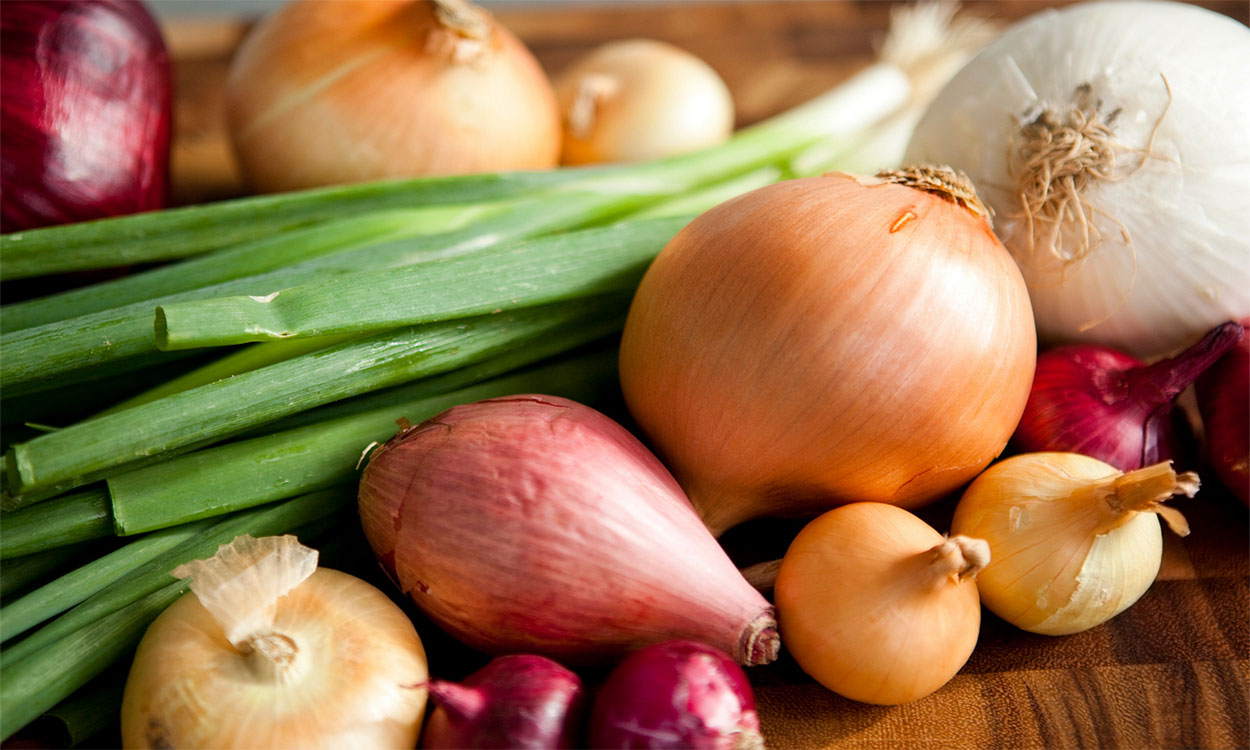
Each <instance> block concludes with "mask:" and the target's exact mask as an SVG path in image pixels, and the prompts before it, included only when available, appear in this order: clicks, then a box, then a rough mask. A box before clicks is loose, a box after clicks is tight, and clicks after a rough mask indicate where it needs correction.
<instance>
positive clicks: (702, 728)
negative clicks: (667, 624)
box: [590, 640, 764, 750]
mask: <svg viewBox="0 0 1250 750" xmlns="http://www.w3.org/2000/svg"><path fill="white" fill-rule="evenodd" d="M590 746H591V747H595V748H604V749H607V748H657V749H658V748H693V749H695V750H751V749H753V748H763V747H764V740H763V736H762V735H761V734H760V720H759V715H758V714H757V713H756V711H755V696H754V694H753V693H752V691H751V685H750V683H749V682H748V681H747V677H746V674H745V673H744V672H743V671H742V668H741V667H739V666H738V665H737V664H736V663H735V662H734V660H733V659H731V658H730V657H729V655H728V654H726V653H724V652H722V651H720V650H719V649H716V648H712V647H711V646H708V645H705V644H702V643H696V642H693V641H685V640H674V641H666V642H664V643H657V644H653V645H650V646H645V647H643V648H641V649H639V650H637V651H635V652H634V653H632V654H630V655H629V656H627V657H625V659H624V660H623V661H621V663H620V664H618V665H617V667H616V668H615V669H613V670H612V672H611V674H609V675H608V678H607V680H605V681H604V683H603V686H602V687H601V688H600V689H599V692H598V694H597V695H596V697H595V702H594V706H593V708H592V710H591V718H590Z"/></svg>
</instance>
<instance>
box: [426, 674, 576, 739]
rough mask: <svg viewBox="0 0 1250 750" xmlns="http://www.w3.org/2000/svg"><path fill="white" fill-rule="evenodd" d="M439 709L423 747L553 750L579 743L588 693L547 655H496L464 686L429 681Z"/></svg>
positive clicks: (464, 682) (434, 715) (434, 713)
mask: <svg viewBox="0 0 1250 750" xmlns="http://www.w3.org/2000/svg"><path fill="white" fill-rule="evenodd" d="M429 689H430V695H431V696H432V698H433V699H434V702H435V709H434V711H433V713H431V714H430V717H429V719H428V720H427V721H426V724H425V731H424V734H423V735H422V738H421V746H422V747H424V748H430V749H432V750H442V749H443V748H447V749H448V750H450V749H453V748H465V749H466V750H468V749H470V748H472V749H476V748H516V749H517V750H530V749H531V748H532V750H548V749H549V748H550V749H552V750H554V749H555V748H572V747H577V746H579V744H580V743H579V738H580V736H581V731H582V721H583V719H584V718H585V717H584V713H585V708H586V694H585V691H584V690H583V689H582V682H581V680H580V679H579V678H578V676H577V675H576V674H575V673H574V672H572V671H570V670H568V669H566V668H564V667H562V666H560V665H559V664H557V663H556V662H554V661H552V660H551V659H548V658H546V657H542V656H537V655H534V654H514V655H509V656H500V657H497V658H495V659H492V660H491V662H490V663H489V664H487V665H486V666H485V667H482V668H481V669H479V670H478V671H476V672H474V673H473V674H471V675H469V676H468V677H466V678H465V680H464V681H463V682H461V683H460V684H458V685H457V684H454V683H449V682H444V681H440V680H434V681H432V682H431V683H430V685H429Z"/></svg>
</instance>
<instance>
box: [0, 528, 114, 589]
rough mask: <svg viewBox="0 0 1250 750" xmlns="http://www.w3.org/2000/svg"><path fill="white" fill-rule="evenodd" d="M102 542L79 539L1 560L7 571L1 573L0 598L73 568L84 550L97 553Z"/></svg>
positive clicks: (85, 552)
mask: <svg viewBox="0 0 1250 750" xmlns="http://www.w3.org/2000/svg"><path fill="white" fill-rule="evenodd" d="M101 546H102V545H101V544H100V543H98V542H97V543H91V542H77V543H75V544H70V545H66V546H64V547H57V548H54V549H47V550H44V551H42V552H34V553H32V554H29V555H23V556H22V557H13V558H9V559H8V560H5V561H4V563H3V564H2V565H3V569H4V574H3V575H0V599H3V600H5V601H8V599H9V597H10V596H12V595H13V594H15V593H17V592H19V591H21V590H23V589H25V588H26V587H27V586H29V585H30V584H33V583H38V582H40V581H48V580H51V579H52V577H53V576H55V575H58V574H60V573H61V572H63V571H66V570H69V569H71V568H73V567H74V564H75V562H76V561H78V560H79V559H80V558H81V557H82V556H84V555H85V554H87V553H91V554H92V555H94V554H95V553H96V552H97V551H98V550H99V549H100V548H101Z"/></svg>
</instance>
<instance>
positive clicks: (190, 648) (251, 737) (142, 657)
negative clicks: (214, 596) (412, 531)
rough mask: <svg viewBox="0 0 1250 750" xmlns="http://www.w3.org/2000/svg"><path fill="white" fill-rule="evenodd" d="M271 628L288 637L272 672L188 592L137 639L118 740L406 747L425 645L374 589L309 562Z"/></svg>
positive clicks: (416, 725) (414, 722)
mask: <svg viewBox="0 0 1250 750" xmlns="http://www.w3.org/2000/svg"><path fill="white" fill-rule="evenodd" d="M272 632H274V633H278V634H280V635H282V636H285V637H287V638H289V639H290V640H291V641H292V642H293V643H294V645H295V648H296V649H297V653H296V656H295V657H294V660H293V661H292V662H291V665H290V668H289V669H287V670H286V671H285V673H284V674H283V675H282V677H281V678H275V677H274V675H273V673H272V672H266V671H265V670H264V669H258V665H257V664H256V662H257V661H258V660H257V659H255V658H249V656H251V657H255V656H256V654H257V652H252V653H251V654H250V655H249V654H244V653H241V652H240V651H239V650H238V649H236V648H235V647H234V646H232V645H231V643H230V641H228V640H227V639H226V637H225V635H224V634H223V631H222V626H221V625H220V624H218V622H217V621H216V620H215V619H214V618H213V616H212V614H210V612H209V610H208V609H206V608H205V607H204V605H203V604H201V603H200V600H199V599H198V598H197V597H196V596H195V594H190V593H189V594H186V595H185V596H183V597H182V598H181V599H179V600H178V601H176V602H174V604H173V605H171V606H170V607H169V609H167V610H165V611H164V612H162V613H161V615H160V617H158V618H157V619H156V620H155V621H154V622H153V623H152V625H151V626H149V628H148V630H147V632H146V633H145V634H144V636H143V640H142V641H141V642H140V643H139V650H138V651H137V652H136V654H135V659H134V663H133V665H132V666H131V670H130V676H129V678H128V680H127V682H126V692H125V695H124V696H123V698H122V744H123V745H124V746H125V747H127V748H152V750H157V749H158V748H171V747H203V748H209V747H211V748H240V749H243V748H262V747H263V748H274V749H275V750H276V749H277V748H326V749H327V750H330V749H331V748H333V749H334V750H343V749H346V748H355V749H358V750H373V749H379V750H380V749H381V748H411V747H413V746H414V745H415V744H416V741H417V736H418V734H419V732H420V729H421V719H422V717H423V716H424V712H425V702H426V691H425V689H424V687H423V685H424V683H425V680H426V679H427V677H428V672H427V670H426V657H425V651H424V648H423V647H422V644H421V640H420V638H419V637H418V636H417V632H416V629H415V628H414V627H413V625H412V622H411V621H410V620H409V619H408V617H407V615H405V614H404V612H403V610H401V609H400V608H399V607H397V606H396V605H395V603H394V602H392V601H391V600H390V599H389V598H388V597H387V596H386V595H385V594H384V593H382V592H381V591H379V590H378V589H377V588H375V587H373V586H371V585H369V584H368V583H366V582H364V581H362V580H360V579H359V578H356V577H354V576H350V575H348V574H346V573H341V572H339V571H336V570H330V569H327V568H319V569H317V571H316V572H315V573H313V574H312V576H311V577H310V578H308V580H306V581H304V582H303V583H302V584H301V585H300V586H299V587H298V588H296V589H294V590H292V591H291V592H290V593H288V594H287V595H286V596H284V597H283V598H282V599H280V600H279V601H278V604H277V605H276V614H275V619H274V624H273V628H272Z"/></svg>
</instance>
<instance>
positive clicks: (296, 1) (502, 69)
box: [226, 0, 560, 192]
mask: <svg viewBox="0 0 1250 750" xmlns="http://www.w3.org/2000/svg"><path fill="white" fill-rule="evenodd" d="M226 105H227V114H228V118H229V126H230V134H231V140H232V142H233V145H234V148H235V153H236V154H237V156H238V158H239V163H240V166H241V168H242V169H243V172H244V175H245V177H246V179H247V181H248V183H249V185H250V186H251V187H252V188H253V189H255V190H258V191H264V192H274V191H283V190H294V189H299V188H308V187H315V186H320V185H334V184H342V183H349V182H361V181H366V180H374V179H383V178H391V177H409V176H420V175H443V174H463V173H470V172H497V171H504V170H510V169H546V168H550V167H553V166H555V165H556V163H557V160H558V157H559V153H560V115H559V111H558V109H557V107H556V99H555V92H554V91H553V90H552V87H551V83H550V81H549V80H548V78H547V76H546V73H545V72H544V71H543V69H542V67H541V66H540V65H539V63H538V61H537V60H536V59H534V57H533V55H532V54H531V53H530V51H529V50H528V49H527V48H526V47H525V46H524V44H523V43H522V42H521V41H520V40H518V39H517V38H516V36H514V35H513V34H512V33H511V32H510V31H508V30H507V29H506V28H504V27H503V26H501V25H500V24H499V23H498V22H497V21H496V20H495V19H494V18H493V17H492V16H491V15H490V14H489V13H487V12H486V11H485V10H483V9H482V8H479V7H477V6H475V5H473V4H471V3H470V2H468V0H292V1H291V2H288V3H287V4H286V5H284V6H283V7H281V8H279V9H278V10H277V11H276V12H275V13H273V14H271V15H269V16H267V17H266V18H265V19H264V20H262V21H261V22H260V24H259V25H257V27H256V28H255V29H254V30H253V31H252V32H251V33H250V34H249V35H248V37H247V39H246V40H245V41H244V43H243V45H242V46H241V47H240V49H239V51H238V53H237V54H236V56H235V59H234V60H233V62H232V64H231V68H230V74H229V78H228V80H227V82H226Z"/></svg>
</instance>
